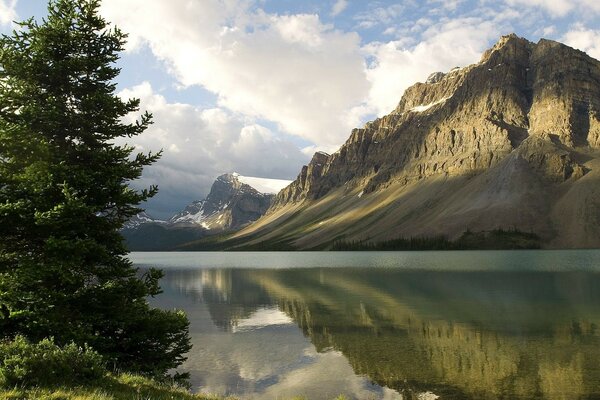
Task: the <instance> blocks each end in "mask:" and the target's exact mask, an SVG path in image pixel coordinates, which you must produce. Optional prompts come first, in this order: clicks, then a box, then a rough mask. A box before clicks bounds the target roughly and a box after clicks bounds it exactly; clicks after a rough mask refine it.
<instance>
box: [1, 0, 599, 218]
mask: <svg viewBox="0 0 600 400" xmlns="http://www.w3.org/2000/svg"><path fill="white" fill-rule="evenodd" d="M45 9H46V2H45V1H41V0H16V1H15V0H0V22H1V23H2V24H3V25H2V29H3V30H4V32H8V31H9V30H10V29H11V25H10V21H11V20H13V19H24V18H27V17H30V16H34V17H36V18H41V17H43V16H44V14H45ZM101 12H102V14H103V15H104V16H105V17H106V18H107V19H108V20H109V21H113V22H115V23H116V24H117V25H119V26H120V27H121V28H122V29H123V30H124V31H126V32H128V33H129V34H130V41H129V45H128V49H127V51H126V52H125V53H124V54H123V56H122V59H121V61H120V66H121V67H122V73H121V75H120V77H119V79H118V84H119V91H120V93H121V95H123V96H133V97H139V98H141V99H142V107H143V108H144V109H148V110H149V111H151V112H153V113H154V115H155V124H154V125H153V126H152V127H151V128H150V129H149V130H148V131H147V133H145V134H144V135H142V136H141V137H138V138H136V139H135V140H134V141H133V142H131V141H130V142H131V143H132V144H135V145H136V146H137V147H138V148H139V149H140V151H147V150H158V149H161V148H162V149H163V150H164V156H163V158H162V160H161V161H160V162H159V163H158V164H157V165H155V166H153V167H151V168H149V169H148V170H147V171H146V173H145V174H144V178H143V179H142V180H141V181H140V182H136V185H137V186H140V187H141V186H146V185H148V184H150V183H156V184H158V185H159V187H160V189H161V192H160V193H159V195H158V196H157V197H156V198H155V199H153V200H151V201H150V202H149V203H148V204H147V208H148V210H149V212H150V213H151V214H153V215H155V216H159V217H166V216H168V215H169V214H171V213H174V212H175V211H177V210H179V209H180V208H182V207H183V206H185V205H186V204H187V203H189V202H191V201H192V200H196V199H200V198H203V197H204V196H205V195H206V194H207V192H208V190H209V188H210V184H211V183H212V181H213V180H214V179H215V177H216V176H218V175H220V174H222V173H225V172H232V171H237V172H239V173H241V174H243V175H247V176H258V177H264V178H278V179H293V178H295V176H296V174H297V173H298V172H299V170H300V167H301V166H302V164H304V163H306V162H307V161H308V160H309V159H310V156H311V155H312V153H313V152H314V151H316V150H324V151H328V152H333V151H335V150H336V149H337V148H338V147H339V146H340V145H341V144H342V143H343V142H344V141H345V139H346V138H347V137H348V136H349V134H350V130H351V129H352V128H353V127H357V126H360V125H362V124H364V123H365V122H366V121H368V120H371V119H373V118H375V117H377V116H382V115H385V114H387V113H389V112H390V111H391V110H392V109H393V108H394V107H395V105H396V104H397V103H398V101H399V100H400V98H401V96H402V93H403V91H404V90H405V89H406V88H407V87H408V86H410V85H412V84H413V83H415V82H417V81H423V80H424V79H426V78H427V76H428V75H429V74H430V73H432V72H435V71H447V70H449V69H451V68H453V67H455V66H464V65H468V64H471V63H474V62H477V61H478V59H479V57H480V55H481V53H482V52H483V51H484V50H485V49H487V48H489V47H491V46H492V45H493V43H495V42H496V41H497V40H498V38H499V37H500V36H501V35H503V34H508V33H511V32H515V33H517V34H518V35H519V36H523V37H526V38H527V39H529V40H531V41H538V40H539V39H540V38H541V37H544V38H548V39H554V40H559V41H562V42H565V43H567V44H569V45H571V46H573V47H576V48H579V49H581V50H584V51H586V52H588V54H590V55H592V56H594V57H596V58H600V23H599V21H600V1H598V0H495V1H492V0H446V1H444V0H424V1H413V0H405V1H383V0H381V1H362V0H330V1H312V0H310V1H300V0H170V1H168V2H167V1H162V0H103V3H102V9H101Z"/></svg>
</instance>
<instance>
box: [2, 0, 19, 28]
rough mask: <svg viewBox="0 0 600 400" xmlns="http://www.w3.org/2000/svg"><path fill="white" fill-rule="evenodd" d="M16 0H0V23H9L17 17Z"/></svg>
mask: <svg viewBox="0 0 600 400" xmlns="http://www.w3.org/2000/svg"><path fill="white" fill-rule="evenodd" d="M16 7H17V0H0V25H10V24H12V22H13V21H16V20H17V19H18V15H17V11H16Z"/></svg>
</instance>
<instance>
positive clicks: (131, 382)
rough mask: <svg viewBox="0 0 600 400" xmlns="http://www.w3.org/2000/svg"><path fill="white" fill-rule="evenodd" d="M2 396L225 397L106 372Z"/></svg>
mask: <svg viewBox="0 0 600 400" xmlns="http://www.w3.org/2000/svg"><path fill="white" fill-rule="evenodd" d="M0 399H2V400H150V399H151V400H226V399H225V398H223V397H217V396H211V395H204V394H192V393H190V392H188V391H187V390H185V389H183V388H180V387H178V386H177V385H174V384H172V383H166V382H157V381H155V380H152V379H148V378H147V377H143V376H139V375H131V374H127V373H124V374H118V375H112V374H108V375H107V376H105V377H104V378H103V379H101V380H99V381H93V382H86V383H82V384H80V385H58V386H57V385H52V386H40V387H32V388H22V387H16V388H10V389H7V390H5V391H2V390H0Z"/></svg>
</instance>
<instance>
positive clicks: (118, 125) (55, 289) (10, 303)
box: [0, 0, 190, 374]
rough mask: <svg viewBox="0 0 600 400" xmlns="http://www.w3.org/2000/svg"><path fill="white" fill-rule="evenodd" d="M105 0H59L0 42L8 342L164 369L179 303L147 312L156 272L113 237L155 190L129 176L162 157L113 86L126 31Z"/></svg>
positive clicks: (3, 313)
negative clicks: (81, 347) (83, 351)
mask: <svg viewBox="0 0 600 400" xmlns="http://www.w3.org/2000/svg"><path fill="white" fill-rule="evenodd" d="M99 6H100V1H99V0H51V1H50V3H49V5H48V11H49V13H48V16H47V17H46V18H45V19H44V20H42V22H41V23H38V22H36V21H34V20H33V19H30V20H27V21H25V22H22V23H20V28H19V29H17V30H16V31H15V32H13V34H12V35H10V36H7V35H4V36H3V37H2V38H1V39H0V337H1V336H4V337H10V336H14V335H16V334H23V335H25V336H27V337H28V338H29V339H31V340H40V339H42V338H44V337H48V336H53V337H54V338H55V340H56V341H57V342H58V343H59V344H60V343H63V344H64V343H68V342H70V341H74V342H75V343H79V344H83V343H87V344H89V345H90V346H92V347H93V348H94V349H95V350H97V351H99V352H100V353H101V354H103V355H104V356H105V357H107V358H108V359H109V360H111V361H112V362H114V363H115V365H116V366H117V367H118V368H121V369H126V370H133V371H138V372H145V373H156V374H164V373H165V372H166V371H167V370H168V369H170V368H173V367H175V366H177V365H179V364H180V363H181V362H182V361H183V360H184V359H185V358H184V354H185V353H186V352H187V351H188V350H189V348H190V344H189V335H188V325H189V323H188V321H187V318H186V317H185V315H184V314H182V313H180V312H175V311H173V312H166V311H161V310H157V309H152V308H150V307H149V305H148V303H147V301H146V298H147V297H148V296H154V295H157V294H159V293H160V288H159V285H158V280H159V279H160V278H161V277H162V273H161V272H160V271H157V270H150V271H149V272H147V273H145V274H143V275H141V274H139V273H138V272H137V271H136V270H135V269H134V268H133V266H132V264H131V262H130V261H129V260H128V259H127V258H126V254H127V250H126V248H125V245H124V242H123V239H122V237H121V235H120V233H119V230H120V228H121V227H122V226H123V224H124V223H125V222H126V221H127V220H128V219H129V218H131V217H132V216H134V215H135V214H137V213H138V212H139V211H140V210H139V208H138V207H137V206H138V205H139V204H140V203H141V202H142V201H144V200H146V199H148V198H149V197H151V196H153V195H154V194H155V193H156V190H157V188H156V187H151V188H150V189H148V190H143V191H135V190H132V189H131V188H130V187H129V186H128V183H129V182H130V181H131V180H134V179H137V178H139V177H140V176H141V173H142V169H143V167H144V166H147V165H149V164H151V163H153V162H155V161H156V160H157V159H158V157H159V156H160V154H152V153H149V154H137V155H135V154H134V153H133V151H134V149H133V148H132V147H130V146H119V145H116V144H115V139H118V138H123V137H133V136H136V135H139V134H141V133H142V132H144V130H145V129H146V128H147V127H148V125H149V124H150V123H151V115H150V114H148V113H145V114H143V115H141V117H140V118H139V120H138V121H137V122H136V123H133V124H127V123H124V122H123V118H124V117H125V116H127V115H129V114H130V113H132V112H137V111H138V110H139V100H128V101H124V100H122V99H120V98H119V97H118V96H117V95H116V94H115V90H116V85H115V83H114V79H115V78H116V77H117V75H118V74H119V72H120V70H119V69H118V68H117V67H115V62H116V61H117V60H118V57H119V52H121V51H122V50H123V46H124V44H125V39H126V35H124V34H123V33H122V32H121V31H120V30H118V29H116V28H111V27H110V26H109V25H108V23H107V22H106V21H105V20H104V19H103V18H102V17H101V16H100V15H99V13H98V9H99Z"/></svg>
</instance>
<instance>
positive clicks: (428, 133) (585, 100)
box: [191, 34, 600, 249]
mask: <svg viewBox="0 0 600 400" xmlns="http://www.w3.org/2000/svg"><path fill="white" fill-rule="evenodd" d="M500 229H501V230H502V231H500ZM504 231H511V232H515V231H516V232H524V233H526V234H527V235H530V237H534V236H535V237H538V238H539V243H540V245H542V246H543V247H550V248H580V247H600V62H599V61H597V60H595V59H593V58H591V57H589V56H588V55H587V54H585V53H583V52H581V51H578V50H575V49H572V48H570V47H568V46H566V45H563V44H561V43H558V42H554V41H550V40H545V39H542V40H540V41H539V42H538V43H532V42H529V41H527V40H525V39H522V38H519V37H517V36H516V35H514V34H513V35H509V36H505V37H502V38H501V39H500V41H499V42H498V43H497V44H496V45H494V46H493V47H492V48H491V49H489V50H488V51H486V52H485V53H484V54H483V56H482V58H481V61H480V62H479V63H477V64H474V65H470V66H467V67H465V68H455V69H452V70H451V71H449V72H448V73H440V72H437V73H434V74H432V75H431V76H430V78H429V79H428V80H427V82H425V83H417V84H415V85H414V86H412V87H410V88H409V89H407V90H406V92H405V93H404V95H403V97H402V99H401V100H400V103H399V104H398V106H397V108H396V109H395V110H394V111H393V112H392V113H390V114H389V115H386V116H384V117H382V118H378V119H376V120H375V121H372V122H369V123H367V124H366V125H365V126H364V127H363V128H360V129H354V130H353V131H352V133H351V135H350V137H349V139H348V140H347V141H346V143H345V144H344V145H343V146H342V147H341V148H340V149H339V150H338V151H337V152H335V153H334V154H332V155H328V154H325V153H317V154H315V156H314V157H313V159H312V160H311V162H310V163H309V164H308V165H307V166H305V167H304V168H303V169H302V171H301V172H300V174H299V175H298V178H297V179H296V180H295V181H294V182H292V183H291V184H290V185H289V186H288V187H286V188H285V189H283V190H282V191H281V192H279V194H278V195H277V197H276V198H275V200H274V201H273V205H272V206H271V208H270V209H269V211H268V212H267V213H266V215H264V216H263V217H261V218H260V219H259V220H258V221H257V222H255V223H253V224H251V225H249V226H247V227H246V228H244V229H242V230H240V231H239V232H237V233H236V234H234V235H232V236H231V238H230V240H229V243H230V247H235V246H239V245H243V246H258V248H260V247H261V246H263V247H264V246H267V247H268V246H271V247H281V246H291V247H293V248H297V249H311V248H322V249H327V248H331V247H332V246H334V244H335V243H336V242H337V243H339V242H345V243H363V244H364V243H377V242H384V241H390V240H395V239H398V238H410V237H433V236H437V235H443V236H446V237H447V238H449V239H450V240H454V239H457V238H460V237H462V236H463V235H464V234H465V232H467V233H477V232H481V233H482V235H485V234H486V232H504ZM191 248H193V246H192V247H191Z"/></svg>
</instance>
